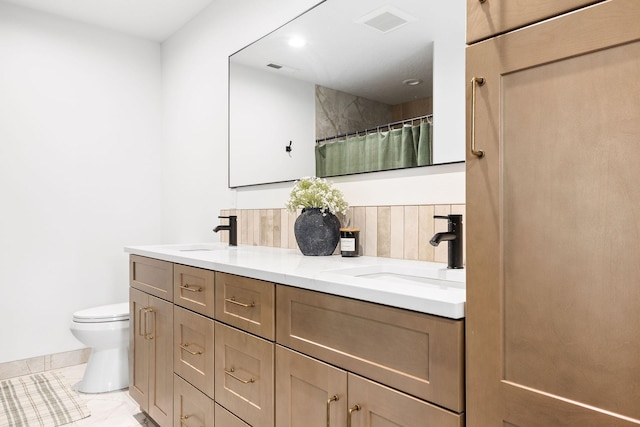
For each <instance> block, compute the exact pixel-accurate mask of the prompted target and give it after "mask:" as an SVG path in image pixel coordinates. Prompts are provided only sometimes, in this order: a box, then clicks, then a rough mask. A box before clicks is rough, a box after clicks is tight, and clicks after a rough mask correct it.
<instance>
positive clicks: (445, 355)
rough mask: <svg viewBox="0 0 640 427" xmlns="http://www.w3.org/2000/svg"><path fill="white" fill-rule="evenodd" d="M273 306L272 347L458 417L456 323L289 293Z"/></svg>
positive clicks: (460, 348)
mask: <svg viewBox="0 0 640 427" xmlns="http://www.w3.org/2000/svg"><path fill="white" fill-rule="evenodd" d="M276 305H277V314H276V316H277V319H276V324H277V332H276V336H277V342H278V343H280V344H283V345H285V346H287V347H290V348H293V349H295V350H298V351H300V352H302V353H305V354H308V355H311V356H313V357H316V358H318V359H320V360H324V361H327V362H329V363H331V364H334V365H337V366H340V367H343V368H345V369H347V370H349V371H351V372H354V373H357V374H360V375H363V376H366V377H368V378H371V379H373V380H376V381H379V382H381V383H383V384H387V385H389V386H391V387H395V388H397V389H399V390H402V391H405V392H407V393H409V394H412V395H414V396H417V397H420V398H422V399H425V400H428V401H430V402H434V403H436V404H438V405H442V406H444V407H446V408H448V409H450V410H452V411H456V412H462V411H464V321H462V320H451V319H445V318H442V317H437V316H430V315H427V314H423V313H416V312H412V311H408V310H402V309H397V308H393V307H386V306H382V305H379V304H373V303H368V302H363V301H357V300H353V299H349V298H343V297H338V296H333V295H327V294H323V293H318V292H312V291H307V290H304V289H298V288H293V287H289V286H278V290H277V304H276Z"/></svg>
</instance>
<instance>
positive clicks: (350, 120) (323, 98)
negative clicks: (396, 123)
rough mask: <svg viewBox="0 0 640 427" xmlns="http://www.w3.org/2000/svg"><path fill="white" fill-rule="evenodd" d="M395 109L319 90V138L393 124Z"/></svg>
mask: <svg viewBox="0 0 640 427" xmlns="http://www.w3.org/2000/svg"><path fill="white" fill-rule="evenodd" d="M391 111H392V107H391V106H390V105H387V104H383V103H380V102H376V101H372V100H370V99H366V98H362V97H359V96H355V95H351V94H348V93H345V92H340V91H337V90H334V89H329V88H326V87H322V86H316V138H318V139H319V138H327V137H331V136H335V135H340V134H343V133H346V132H356V131H361V130H364V129H368V128H371V127H375V126H378V125H380V124H381V123H390V122H391V117H392V112H391Z"/></svg>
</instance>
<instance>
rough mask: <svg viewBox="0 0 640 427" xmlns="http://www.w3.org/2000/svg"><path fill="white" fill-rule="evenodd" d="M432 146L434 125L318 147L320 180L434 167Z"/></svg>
mask: <svg viewBox="0 0 640 427" xmlns="http://www.w3.org/2000/svg"><path fill="white" fill-rule="evenodd" d="M432 145H433V144H432V125H431V123H427V122H425V123H421V124H420V125H417V126H403V127H402V128H401V129H393V130H391V131H387V132H382V131H381V132H376V133H372V134H368V135H365V136H353V137H347V138H346V139H343V140H340V141H336V142H331V143H327V144H322V145H316V176H318V177H328V176H336V175H347V174H353V173H361V172H374V171H381V170H389V169H399V168H407V167H413V166H425V165H430V164H432V163H433V153H432V148H433V147H432Z"/></svg>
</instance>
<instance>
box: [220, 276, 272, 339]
mask: <svg viewBox="0 0 640 427" xmlns="http://www.w3.org/2000/svg"><path fill="white" fill-rule="evenodd" d="M274 301H275V285H274V284H273V283H271V282H265V281H263V280H257V279H250V278H248V277H242V276H235V275H233V274H226V273H219V272H216V312H215V318H216V320H220V321H221V322H225V323H227V324H229V325H232V326H235V327H237V328H240V329H242V330H245V331H247V332H251V333H252V334H256V335H259V336H261V337H263V338H266V339H268V340H271V341H273V340H274V339H275V322H274V319H275V310H274Z"/></svg>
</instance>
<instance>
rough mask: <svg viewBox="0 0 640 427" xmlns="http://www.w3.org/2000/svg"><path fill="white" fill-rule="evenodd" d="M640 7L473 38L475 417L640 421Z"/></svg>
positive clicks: (470, 169)
mask: <svg viewBox="0 0 640 427" xmlns="http://www.w3.org/2000/svg"><path fill="white" fill-rule="evenodd" d="M507 2H508V1H507ZM507 2H503V3H507ZM488 3H491V0H489V1H488ZM533 3H542V2H533ZM545 3H560V2H545ZM639 22H640V2H637V1H635V0H611V1H607V2H602V3H598V4H597V5H594V6H591V7H587V8H584V9H580V10H578V11H575V12H572V13H569V14H566V15H562V16H559V17H557V18H555V19H552V20H548V21H545V22H543V23H540V24H537V25H532V26H529V27H525V28H522V29H520V30H517V31H513V32H510V33H507V34H504V35H501V36H499V37H495V38H492V39H489V40H485V41H483V42H480V43H477V44H475V45H473V46H470V47H468V48H467V82H471V79H472V78H473V77H476V78H479V77H481V78H482V79H483V83H484V84H482V85H479V84H476V85H475V87H472V86H471V85H470V86H469V88H468V91H467V96H468V97H467V99H468V101H469V110H468V111H469V112H470V114H469V117H468V129H469V138H468V139H469V141H468V143H469V144H471V139H472V137H475V141H474V142H475V144H476V149H477V150H482V151H483V152H484V157H483V158H478V157H476V156H474V155H472V154H471V153H468V155H467V159H466V160H467V162H466V165H467V213H468V216H467V221H466V224H467V334H466V336H467V368H468V369H467V424H468V426H470V427H490V426H503V425H508V426H580V427H589V426H594V427H595V426H631V425H638V424H639V423H640V405H638V399H639V398H640V392H639V389H638V381H637V379H638V378H640V363H638V354H639V352H640V344H639V343H640V329H639V328H637V327H636V325H635V321H634V319H636V318H637V313H638V301H640V284H639V282H638V277H640V264H638V261H637V260H638V259H640V246H639V245H638V234H639V233H638V230H640V219H639V218H640V216H639V215H638V214H637V211H638V207H639V206H640V187H639V186H638V185H637V183H638V182H640V171H639V169H638V168H637V167H636V166H635V165H636V164H637V163H638V162H639V161H640V138H639V135H640V120H639V119H638V118H639V117H640V102H639V101H638V100H639V99H640V80H638V75H640V60H639V58H640V25H638V23H639ZM473 91H475V97H473V96H472V95H473V93H472V92H473ZM473 98H475V105H473V103H472V102H471V100H472V99H473ZM472 118H473V119H475V120H472ZM472 121H475V128H472V127H471V122H472Z"/></svg>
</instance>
